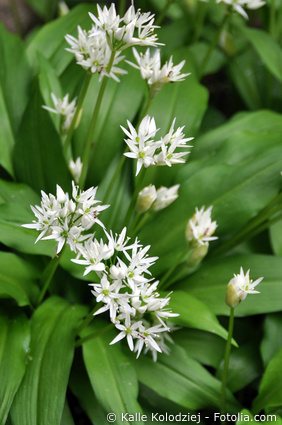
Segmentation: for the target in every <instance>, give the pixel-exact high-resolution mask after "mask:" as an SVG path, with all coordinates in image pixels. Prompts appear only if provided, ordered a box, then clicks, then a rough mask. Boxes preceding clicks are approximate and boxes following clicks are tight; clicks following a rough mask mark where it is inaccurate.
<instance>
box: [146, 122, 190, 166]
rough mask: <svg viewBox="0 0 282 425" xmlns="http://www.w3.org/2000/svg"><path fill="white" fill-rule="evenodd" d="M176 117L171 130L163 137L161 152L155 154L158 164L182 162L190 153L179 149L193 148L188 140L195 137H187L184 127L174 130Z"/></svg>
mask: <svg viewBox="0 0 282 425" xmlns="http://www.w3.org/2000/svg"><path fill="white" fill-rule="evenodd" d="M175 121H176V118H174V120H173V122H172V124H171V127H170V129H169V132H168V133H167V134H166V135H165V136H164V137H162V138H161V141H160V142H159V143H160V146H161V152H160V153H159V154H157V155H155V157H154V160H155V164H156V165H167V166H169V167H171V166H172V165H173V164H182V163H184V162H185V159H184V157H185V156H187V155H188V154H189V151H186V150H185V151H183V150H181V151H178V149H183V148H185V149H187V148H191V147H192V146H191V145H187V142H189V141H191V140H193V137H185V135H184V133H183V129H184V127H178V128H177V129H176V130H174V127H175Z"/></svg>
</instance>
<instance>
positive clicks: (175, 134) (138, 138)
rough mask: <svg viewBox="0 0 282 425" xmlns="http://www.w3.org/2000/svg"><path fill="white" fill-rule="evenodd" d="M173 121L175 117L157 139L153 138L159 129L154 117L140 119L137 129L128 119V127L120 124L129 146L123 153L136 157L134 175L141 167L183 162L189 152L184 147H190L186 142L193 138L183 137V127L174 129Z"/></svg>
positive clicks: (129, 156)
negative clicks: (167, 129)
mask: <svg viewBox="0 0 282 425" xmlns="http://www.w3.org/2000/svg"><path fill="white" fill-rule="evenodd" d="M175 121H176V119H174V120H173V122H172V124H171V127H170V129H169V132H168V133H167V134H166V135H165V136H163V137H161V138H160V139H159V140H155V137H156V134H157V132H158V130H159V129H157V127H156V123H155V119H154V118H153V117H150V116H148V115H146V116H145V118H143V119H142V121H141V123H140V125H139V127H138V129H135V128H134V127H133V125H132V124H131V122H130V121H127V125H128V129H126V128H124V127H122V126H121V128H122V130H123V132H124V133H125V135H126V136H127V138H126V139H125V143H126V144H127V146H128V148H129V152H125V153H124V155H125V156H127V157H128V158H132V159H137V166H136V176H137V175H138V174H139V172H140V170H141V168H142V167H145V168H147V167H150V166H153V165H156V166H159V165H167V166H169V167H171V166H172V165H174V164H181V163H184V162H185V159H184V157H185V156H186V155H188V153H189V152H188V151H187V150H186V149H187V148H189V147H191V146H190V145H187V142H188V141H190V140H193V137H189V138H186V137H185V135H184V133H183V129H184V127H178V128H177V129H176V130H175V129H174V127H175ZM183 149H185V150H183Z"/></svg>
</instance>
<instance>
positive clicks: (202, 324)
mask: <svg viewBox="0 0 282 425" xmlns="http://www.w3.org/2000/svg"><path fill="white" fill-rule="evenodd" d="M170 298H171V301H170V303H169V307H170V308H171V309H172V311H173V312H175V313H178V314H179V316H178V317H176V318H174V319H173V322H174V323H176V324H178V325H182V326H187V327H188V328H194V329H199V330H202V331H207V332H211V333H213V334H215V335H218V336H220V337H222V338H224V339H227V331H226V330H225V329H224V328H223V327H222V326H221V325H220V324H219V321H218V320H217V318H216V316H215V315H214V314H213V313H212V312H211V311H210V309H209V308H208V306H207V305H205V304H204V303H202V302H201V301H199V300H198V299H197V298H195V297H194V296H193V295H190V294H188V293H187V292H184V291H174V292H173V293H172V294H171V296H170Z"/></svg>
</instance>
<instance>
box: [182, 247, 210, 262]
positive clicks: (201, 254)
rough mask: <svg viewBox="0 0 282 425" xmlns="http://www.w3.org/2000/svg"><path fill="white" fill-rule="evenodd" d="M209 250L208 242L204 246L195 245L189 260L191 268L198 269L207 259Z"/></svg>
mask: <svg viewBox="0 0 282 425" xmlns="http://www.w3.org/2000/svg"><path fill="white" fill-rule="evenodd" d="M208 250H209V244H208V243H207V242H206V243H204V244H202V245H199V244H195V245H194V246H191V252H190V253H189V257H188V260H187V263H188V266H189V267H196V266H197V265H198V264H200V262H201V261H202V260H203V259H204V258H205V256H206V255H207V253H208Z"/></svg>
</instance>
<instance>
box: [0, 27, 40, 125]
mask: <svg viewBox="0 0 282 425" xmlns="http://www.w3.org/2000/svg"><path fill="white" fill-rule="evenodd" d="M0 63H1V68H0V86H1V87H2V92H3V97H4V99H5V104H6V108H7V113H8V116H9V120H10V124H11V128H12V129H13V131H14V132H16V130H17V129H18V127H19V124H20V121H21V118H22V115H23V112H24V110H25V108H26V105H27V102H28V99H29V94H30V93H29V88H30V82H31V79H32V77H33V73H32V70H31V69H30V67H29V65H28V61H27V58H26V52H25V46H24V42H23V41H22V40H21V39H20V38H19V37H18V36H17V35H15V34H12V33H11V32H9V31H8V30H6V29H5V28H4V26H3V25H0ZM1 116H2V114H1ZM1 123H2V121H1Z"/></svg>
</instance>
